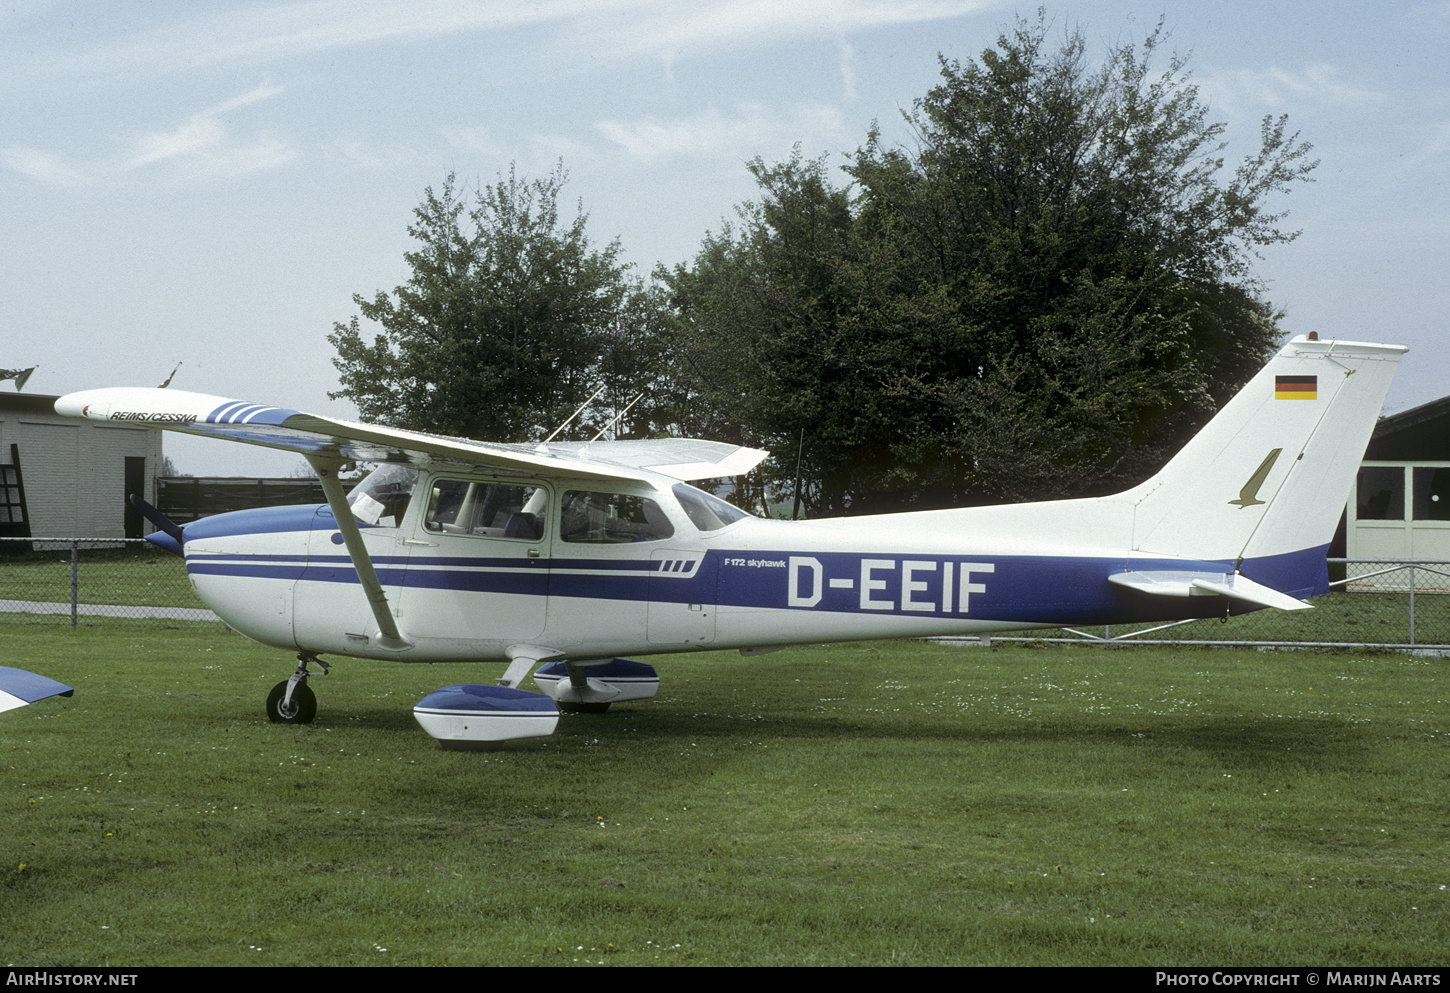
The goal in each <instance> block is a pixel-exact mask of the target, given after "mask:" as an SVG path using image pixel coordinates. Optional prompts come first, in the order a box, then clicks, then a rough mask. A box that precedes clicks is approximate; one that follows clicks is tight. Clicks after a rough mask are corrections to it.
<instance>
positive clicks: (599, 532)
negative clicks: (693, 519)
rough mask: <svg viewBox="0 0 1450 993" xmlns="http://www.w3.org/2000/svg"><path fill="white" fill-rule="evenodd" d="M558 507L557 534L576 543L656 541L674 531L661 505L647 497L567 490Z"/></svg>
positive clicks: (599, 543) (602, 543) (603, 543)
mask: <svg viewBox="0 0 1450 993" xmlns="http://www.w3.org/2000/svg"><path fill="white" fill-rule="evenodd" d="M560 506H561V508H562V509H561V512H560V516H559V536H560V537H561V538H563V539H564V540H565V541H568V542H573V543H576V544H577V543H582V544H590V545H613V544H624V543H626V542H633V541H659V540H661V539H663V538H669V537H671V536H672V535H674V533H675V529H674V526H673V525H672V524H670V520H669V518H668V517H666V516H665V512H664V511H663V510H661V509H660V505H659V504H657V503H655V502H654V501H653V500H651V499H650V498H649V497H640V496H632V495H630V494H628V493H605V492H599V491H595V490H570V491H569V492H567V493H565V494H564V501H563V503H562V504H561V505H560Z"/></svg>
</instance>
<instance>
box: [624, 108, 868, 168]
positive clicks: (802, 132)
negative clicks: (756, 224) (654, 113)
mask: <svg viewBox="0 0 1450 993" xmlns="http://www.w3.org/2000/svg"><path fill="white" fill-rule="evenodd" d="M595 128H596V129H598V131H599V132H600V133H601V134H603V135H604V136H605V137H606V138H608V139H609V140H610V141H612V142H614V143H616V144H618V145H621V146H622V147H623V148H624V149H625V150H626V151H627V152H629V154H630V155H632V156H634V157H635V158H637V159H640V160H642V161H645V162H650V161H654V160H656V159H661V158H670V157H674V156H681V155H719V154H722V153H724V154H731V153H733V154H736V155H741V156H748V155H754V154H756V153H758V152H759V151H760V150H761V149H762V148H766V147H769V146H772V145H781V144H786V145H789V144H794V143H796V142H802V143H805V144H812V145H815V144H821V143H823V142H822V139H823V138H839V137H841V136H843V135H844V133H845V125H844V122H843V121H842V118H841V113H840V111H839V110H837V109H836V108H835V107H832V106H830V105H828V104H821V103H810V104H801V105H799V106H797V107H795V108H793V109H792V110H791V111H790V112H788V113H786V114H785V115H781V114H778V113H776V112H774V111H772V110H771V109H770V108H768V107H766V106H765V105H763V104H758V103H747V104H741V105H739V106H738V107H737V108H736V110H735V113H734V114H729V115H727V114H724V113H722V112H721V111H720V109H719V108H717V107H711V108H709V109H708V110H705V111H703V112H701V113H699V114H695V115H694V116H692V117H684V118H676V119H675V120H660V119H659V118H654V117H650V118H645V119H641V120H636V121H610V120H606V121H600V122H598V123H597V124H595Z"/></svg>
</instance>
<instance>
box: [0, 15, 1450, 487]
mask: <svg viewBox="0 0 1450 993" xmlns="http://www.w3.org/2000/svg"><path fill="white" fill-rule="evenodd" d="M1036 11H1037V7H1036V5H1035V4H1016V3H1007V2H996V0H882V2H876V0H692V2H679V3H676V2H665V0H536V2H526V0H504V2H494V0H475V2H462V0H454V2H447V0H410V2H409V3H407V4H397V3H382V2H367V0H356V2H343V0H299V2H268V3H246V2H230V3H228V2H213V3H207V4H191V3H179V2H165V0H155V2H140V0H113V2H108V3H106V4H95V3H90V2H86V3H80V2H62V0H21V2H11V0H0V233H3V236H0V367H3V368H11V367H26V366H31V365H38V366H39V369H38V371H37V372H36V373H35V374H34V376H33V377H32V378H31V380H30V382H29V383H28V384H27V385H26V392H28V393H56V394H62V393H68V392H72V391H75V390H82V389H92V388H97V387H103V386H155V385H159V384H160V383H161V381H162V380H163V379H165V378H166V376H167V375H168V374H169V373H170V372H171V371H172V369H173V368H174V367H175V366H176V365H177V363H181V368H180V371H179V372H178V373H177V376H176V378H175V381H174V382H173V386H174V387H175V388H178V389H186V390H194V391H197V392H201V393H212V394H217V395H220V396H225V397H234V398H239V399H244V400H250V401H258V402H266V403H271V404H276V405H278V406H284V407H291V408H295V409H299V410H305V411H309V412H312V413H317V414H324V415H330V416H335V417H343V418H349V419H351V418H353V417H355V416H356V410H355V408H354V407H352V405H351V404H349V403H348V402H347V401H345V400H332V399H330V398H329V397H328V393H329V392H330V391H335V390H336V389H338V380H337V371H336V369H335V368H334V366H333V364H332V359H333V357H334V354H335V352H334V350H333V348H332V346H331V345H330V344H329V343H328V341H327V335H328V333H329V332H330V331H331V330H332V327H333V325H334V323H338V322H344V323H345V322H347V321H348V320H349V319H350V318H351V317H352V316H353V315H355V314H356V313H357V307H356V306H355V304H354V303H353V295H354V294H358V293H360V294H363V295H364V296H367V297H372V296H373V295H375V294H376V293H377V292H378V291H389V290H392V289H393V288H394V287H396V286H398V285H400V284H402V283H404V282H406V280H407V278H408V269H407V265H406V263H405V261H404V253H405V252H407V251H409V250H410V248H411V247H412V243H411V241H410V239H409V237H408V233H407V228H408V226H409V224H410V223H411V221H412V211H413V209H414V208H415V207H416V206H417V205H418V204H419V202H420V201H421V200H422V199H423V195H424V191H425V190H426V189H427V188H429V187H434V188H437V187H440V186H441V185H442V183H443V181H444V180H445V179H446V178H447V177H448V175H449V174H450V173H452V174H456V175H457V177H458V179H459V181H460V182H462V183H464V184H466V185H468V186H476V185H478V184H480V183H482V184H487V183H491V182H495V181H496V180H497V179H498V177H499V176H500V175H507V174H508V172H509V170H510V168H511V167H512V168H515V169H516V170H517V172H518V173H519V175H521V176H524V177H528V178H537V177H543V176H545V175H546V174H548V173H550V172H551V171H552V170H553V169H554V168H555V167H556V166H557V165H558V164H559V163H560V162H562V164H563V167H564V169H565V170H566V172H567V174H568V185H567V186H566V187H565V190H564V194H563V199H564V201H566V202H567V203H568V204H570V205H571V206H572V205H574V204H576V203H577V204H578V205H580V206H582V209H583V210H584V211H585V212H586V213H588V215H589V224H588V231H589V235H590V237H591V239H592V241H593V242H594V243H595V244H596V245H599V246H601V247H602V246H603V245H605V244H607V243H609V242H610V241H613V240H614V239H618V240H619V242H620V245H621V247H622V254H623V257H624V258H625V259H627V260H628V261H630V262H631V263H632V264H633V265H634V267H635V271H636V272H637V273H638V274H639V275H641V276H643V277H646V278H647V277H648V276H649V274H650V272H651V271H652V270H653V269H654V268H655V267H656V266H657V265H659V264H664V265H666V266H674V265H676V264H679V263H683V262H688V261H690V260H691V259H692V258H693V256H694V254H695V252H696V251H697V250H698V248H699V246H700V243H701V240H702V239H703V238H704V237H705V235H706V234H707V233H708V232H711V231H719V230H720V228H721V227H722V225H723V224H724V223H725V222H727V221H728V220H729V219H731V218H732V217H733V216H734V209H735V206H736V205H737V204H739V203H742V202H744V201H747V200H750V199H752V198H753V197H754V196H755V195H756V192H757V191H756V187H755V185H754V181H753V179H752V178H751V176H750V174H749V172H748V171H747V169H746V163H747V162H749V161H750V160H752V159H754V158H756V157H757V156H758V157H760V158H762V159H764V160H765V161H766V162H767V163H772V162H777V161H780V160H782V159H785V158H788V157H789V156H790V155H791V153H792V149H793V148H794V147H795V146H797V145H798V146H799V147H800V150H801V153H802V154H803V155H804V156H806V157H808V158H817V157H820V156H825V159H826V161H827V163H828V164H829V165H831V166H832V167H835V166H838V165H843V164H845V163H846V161H847V158H848V156H849V155H850V153H852V152H853V151H854V150H856V149H857V148H859V147H860V146H861V145H863V144H864V143H865V140H866V135H867V133H868V131H869V129H870V128H871V127H872V125H873V123H876V124H878V125H879V126H880V128H881V131H882V134H883V137H884V138H885V139H886V141H888V142H889V143H893V144H909V143H910V140H911V132H910V130H909V128H908V127H907V126H906V125H905V124H904V122H903V119H902V114H903V112H904V111H909V110H910V109H911V106H912V103H913V101H914V100H916V99H917V98H919V97H921V96H922V95H924V94H925V93H926V92H927V91H928V90H929V89H930V88H931V87H932V86H934V85H935V84H936V83H937V82H938V81H939V79H940V69H939V63H938V56H939V55H940V56H945V57H946V58H949V59H954V60H958V61H960V62H967V61H969V60H972V59H976V58H978V57H979V56H980V54H981V52H982V51H983V50H984V49H987V48H990V47H992V46H993V44H994V43H995V41H996V39H997V36H998V35H999V34H1000V33H1001V32H1002V31H1003V29H1004V28H1010V26H1011V25H1012V24H1013V22H1014V21H1015V20H1016V19H1017V18H1018V17H1019V16H1020V17H1028V18H1035V16H1036ZM1044 11H1045V14H1046V17H1047V20H1048V22H1049V23H1050V24H1051V25H1052V30H1053V32H1054V35H1053V37H1060V36H1061V35H1062V33H1064V32H1066V31H1070V30H1081V31H1082V32H1083V34H1084V36H1085V37H1086V38H1087V41H1088V49H1089V54H1090V55H1092V56H1093V57H1099V56H1101V55H1102V53H1103V52H1105V51H1106V50H1107V49H1108V48H1109V47H1110V46H1116V45H1120V44H1123V43H1125V42H1138V41H1141V40H1142V39H1143V38H1144V37H1145V36H1146V35H1147V34H1148V33H1149V32H1150V31H1151V30H1152V29H1153V28H1154V26H1155V25H1156V24H1157V23H1158V22H1159V20H1160V18H1161V19H1162V21H1163V24H1164V29H1165V31H1166V33H1167V35H1168V41H1167V43H1166V44H1165V45H1164V46H1163V48H1164V49H1165V50H1166V51H1167V52H1169V53H1177V54H1179V55H1182V56H1186V57H1187V58H1188V66H1189V69H1190V71H1191V73H1192V77H1193V80H1194V82H1195V83H1196V84H1197V86H1198V88H1199V96H1200V99H1201V100H1203V102H1205V103H1206V104H1207V105H1208V106H1209V108H1210V118H1211V119H1213V120H1218V121H1222V122H1223V123H1224V124H1225V125H1226V129H1227V130H1226V137H1227V138H1228V139H1229V140H1230V147H1229V149H1228V150H1227V152H1226V155H1227V156H1228V158H1229V162H1228V166H1229V167H1232V165H1233V163H1234V162H1235V161H1237V160H1239V159H1242V158H1244V157H1245V156H1248V155H1251V154H1253V153H1254V152H1256V151H1257V147H1258V138H1259V123H1260V121H1261V120H1262V119H1263V118H1264V116H1265V115H1274V116H1276V117H1277V116H1278V115H1280V114H1287V115H1288V116H1289V127H1290V130H1291V131H1298V132H1299V135H1300V137H1301V139H1302V140H1304V141H1307V142H1309V143H1311V144H1312V145H1313V146H1314V152H1313V157H1315V158H1317V159H1318V160H1319V162H1320V164H1319V167H1318V168H1317V169H1316V170H1315V172H1314V174H1313V175H1314V179H1315V181H1314V182H1313V183H1311V184H1301V185H1299V186H1298V187H1296V188H1295V190H1294V191H1293V192H1292V193H1291V194H1290V195H1289V196H1287V197H1283V198H1280V199H1277V200H1275V201H1272V202H1271V203H1270V204H1269V207H1270V209H1271V210H1280V209H1284V210H1288V211H1289V217H1288V219H1287V221H1286V224H1287V226H1288V227H1289V228H1291V229H1295V230H1300V231H1302V234H1301V236H1300V237H1299V238H1298V239H1297V240H1295V241H1294V242H1292V243H1291V244H1287V245H1278V246H1273V247H1271V248H1269V249H1266V250H1265V251H1264V252H1263V258H1262V259H1261V260H1260V261H1259V262H1258V264H1257V268H1256V270H1255V273H1256V275H1257V276H1258V278H1259V279H1261V280H1262V281H1263V283H1264V284H1265V286H1266V288H1267V290H1266V296H1267V298H1268V299H1269V300H1270V301H1272V302H1273V303H1274V305H1275V306H1277V307H1278V308H1280V309H1281V310H1283V311H1284V314H1285V316H1284V318H1283V321H1282V322H1281V327H1282V328H1283V330H1284V331H1285V332H1286V333H1287V334H1303V333H1307V332H1309V331H1317V332H1318V333H1319V334H1320V336H1321V337H1342V338H1353V339H1358V340H1370V341H1390V342H1396V343H1400V344H1405V345H1408V346H1410V349H1411V352H1410V355H1409V357H1408V359H1407V360H1406V361H1405V362H1404V363H1402V364H1401V368H1400V372H1399V374H1398V377H1397V379H1396V382H1395V385H1394V386H1393V387H1392V388H1391V391H1390V395H1389V398H1388V400H1387V401H1386V405H1385V412H1386V413H1394V412H1398V411H1401V410H1405V409H1408V408H1410V407H1413V406H1416V405H1418V404H1421V403H1425V402H1428V401H1430V400H1433V399H1437V398H1439V397H1441V396H1444V395H1446V394H1450V336H1447V333H1446V332H1447V331H1450V326H1447V317H1446V316H1445V315H1447V314H1450V276H1447V274H1450V54H1447V53H1450V0H1435V2H1413V0H1406V2H1397V0H1378V2H1364V3H1352V2H1325V0H1271V2H1267V3H1257V4H1247V3H1242V2H1235V3H1228V2H1215V0H1195V2H1191V3H1189V2H1179V0H1159V2H1157V3H1152V4H1140V3H1136V2H1132V0H1078V2H1075V3H1073V4H1071V5H1066V4H1059V5H1058V6H1056V7H1053V6H1051V5H1048V6H1045V7H1044ZM1161 65H1162V66H1163V68H1166V66H1167V62H1166V56H1165V58H1164V60H1163V62H1162V63H1161ZM845 181H846V180H845V176H844V175H841V182H842V183H843V184H844V182H845ZM570 216H572V215H570ZM366 327H367V325H366V323H364V328H366ZM0 389H6V390H9V389H13V385H12V384H8V383H7V384H3V385H0ZM166 452H167V454H168V455H169V456H171V458H172V460H173V461H174V463H175V464H176V466H177V468H178V469H179V470H180V471H182V472H185V473H189V474H193V475H289V474H291V473H292V472H293V471H294V470H295V469H296V468H297V467H298V465H299V463H300V460H299V459H298V457H297V456H295V455H288V454H284V453H274V452H269V451H265V450H260V449H252V448H249V447H247V446H240V445H234V444H229V443H226V442H219V441H213V440H205V439H194V438H186V437H183V436H179V435H175V434H172V435H169V436H168V437H167V440H166Z"/></svg>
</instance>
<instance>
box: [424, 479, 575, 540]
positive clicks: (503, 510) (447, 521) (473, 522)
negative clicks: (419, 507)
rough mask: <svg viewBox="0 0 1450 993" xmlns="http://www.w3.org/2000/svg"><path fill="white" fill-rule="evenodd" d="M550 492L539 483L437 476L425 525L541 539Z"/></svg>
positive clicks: (455, 531) (448, 530)
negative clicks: (494, 481)
mask: <svg viewBox="0 0 1450 993" xmlns="http://www.w3.org/2000/svg"><path fill="white" fill-rule="evenodd" d="M548 509H549V492H548V490H545V489H543V488H542V487H538V486H517V485H511V484H504V483H485V482H479V481H477V480H465V479H435V480H434V481H433V486H432V492H431V494H430V496H429V499H428V512H427V514H426V515H425V516H424V518H423V527H424V528H425V529H426V530H428V531H432V532H434V533H435V534H464V535H472V536H474V537H480V538H514V539H519V540H522V541H538V540H539V539H540V538H542V537H543V536H544V515H545V514H546V513H547V512H548Z"/></svg>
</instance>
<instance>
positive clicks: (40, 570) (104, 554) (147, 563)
mask: <svg viewBox="0 0 1450 993" xmlns="http://www.w3.org/2000/svg"><path fill="white" fill-rule="evenodd" d="M77 579H78V582H77V586H76V593H77V600H78V601H79V602H80V603H109V604H118V605H121V606H147V607H199V608H204V607H205V606H206V604H204V603H202V602H201V600H200V599H199V598H198V597H197V595H196V593H195V592H194V591H193V590H192V588H191V582H190V581H189V580H188V579H187V578H186V567H185V565H183V564H182V561H181V559H180V558H178V557H177V556H175V555H172V554H171V553H170V552H163V551H162V550H161V549H159V548H155V547H154V546H151V545H136V544H133V545H128V546H126V547H124V548H104V549H90V548H85V549H82V550H81V553H80V561H79V565H78V577H77ZM70 597H71V561H70V549H68V548H63V549H50V550H47V551H43V552H25V553H21V554H15V553H13V552H12V553H9V554H6V555H4V556H0V600H34V601H38V602H41V603H69V602H70Z"/></svg>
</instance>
